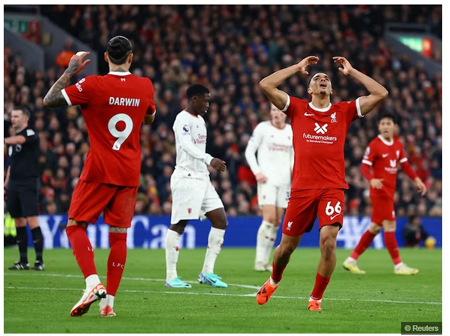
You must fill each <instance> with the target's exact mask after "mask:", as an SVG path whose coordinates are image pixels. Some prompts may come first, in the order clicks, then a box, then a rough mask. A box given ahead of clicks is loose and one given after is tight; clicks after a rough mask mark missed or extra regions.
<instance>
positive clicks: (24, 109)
mask: <svg viewBox="0 0 450 336" xmlns="http://www.w3.org/2000/svg"><path fill="white" fill-rule="evenodd" d="M13 110H15V111H20V112H22V115H25V116H27V118H29V117H30V115H31V113H30V110H29V109H28V107H26V106H16V107H14V109H13Z"/></svg>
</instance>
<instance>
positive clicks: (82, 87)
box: [61, 76, 96, 106]
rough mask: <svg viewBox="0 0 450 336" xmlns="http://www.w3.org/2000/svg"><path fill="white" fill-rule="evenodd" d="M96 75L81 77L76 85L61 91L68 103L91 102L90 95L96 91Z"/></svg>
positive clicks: (80, 103) (83, 103) (82, 103)
mask: <svg viewBox="0 0 450 336" xmlns="http://www.w3.org/2000/svg"><path fill="white" fill-rule="evenodd" d="M95 78H96V76H88V77H85V78H82V79H80V80H79V81H78V82H77V83H75V85H71V86H68V87H66V88H65V89H62V90H61V92H62V94H63V96H64V98H65V99H66V101H67V105H69V106H71V105H85V104H87V103H88V102H89V100H90V99H89V98H90V95H91V94H92V92H94V90H95V89H93V87H94V83H95Z"/></svg>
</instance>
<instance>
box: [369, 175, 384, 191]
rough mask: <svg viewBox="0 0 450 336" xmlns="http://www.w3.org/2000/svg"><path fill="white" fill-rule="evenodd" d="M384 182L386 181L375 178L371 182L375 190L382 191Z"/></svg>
mask: <svg viewBox="0 0 450 336" xmlns="http://www.w3.org/2000/svg"><path fill="white" fill-rule="evenodd" d="M383 181H384V179H376V178H373V179H371V180H370V185H371V186H372V188H374V189H381V188H383Z"/></svg>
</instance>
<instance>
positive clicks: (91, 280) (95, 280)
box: [86, 274, 100, 289]
mask: <svg viewBox="0 0 450 336" xmlns="http://www.w3.org/2000/svg"><path fill="white" fill-rule="evenodd" d="M99 283H100V278H99V277H98V275H97V274H91V275H89V276H88V277H87V278H86V289H91V288H93V287H95V286H97V285H98V284H99Z"/></svg>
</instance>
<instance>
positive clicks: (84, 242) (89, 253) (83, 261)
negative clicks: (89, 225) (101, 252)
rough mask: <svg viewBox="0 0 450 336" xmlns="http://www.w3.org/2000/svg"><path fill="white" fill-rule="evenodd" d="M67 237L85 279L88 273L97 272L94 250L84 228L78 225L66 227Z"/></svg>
mask: <svg viewBox="0 0 450 336" xmlns="http://www.w3.org/2000/svg"><path fill="white" fill-rule="evenodd" d="M66 233H67V238H69V241H70V244H71V245H72V250H73V255H74V256H75V259H76V260H77V263H78V266H79V267H80V269H81V272H83V275H84V278H85V279H86V278H87V277H88V276H89V275H92V274H97V270H96V268H95V262H94V251H93V249H92V245H91V242H90V241H89V238H88V236H87V234H86V230H85V229H84V228H83V227H82V226H80V225H69V226H67V227H66Z"/></svg>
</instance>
